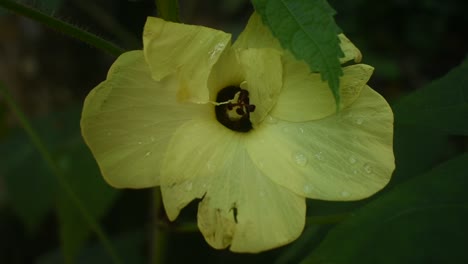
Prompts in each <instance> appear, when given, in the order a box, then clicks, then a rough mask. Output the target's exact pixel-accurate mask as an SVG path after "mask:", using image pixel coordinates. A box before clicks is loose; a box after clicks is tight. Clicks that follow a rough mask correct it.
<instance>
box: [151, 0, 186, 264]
mask: <svg viewBox="0 0 468 264" xmlns="http://www.w3.org/2000/svg"><path fill="white" fill-rule="evenodd" d="M156 10H157V11H158V16H159V17H160V18H162V19H164V20H167V21H172V22H179V21H180V19H179V3H178V1H177V0H156ZM151 209H152V210H153V219H152V221H153V222H152V224H151V226H152V228H153V238H152V243H151V247H152V248H151V255H152V261H151V263H153V264H161V263H164V262H165V257H166V256H165V252H166V247H167V236H168V234H167V230H165V229H164V228H162V227H161V226H160V225H159V224H158V223H160V219H162V217H161V216H160V213H161V212H163V210H162V209H163V203H162V198H161V189H160V188H155V189H154V191H153V207H152V208H151Z"/></svg>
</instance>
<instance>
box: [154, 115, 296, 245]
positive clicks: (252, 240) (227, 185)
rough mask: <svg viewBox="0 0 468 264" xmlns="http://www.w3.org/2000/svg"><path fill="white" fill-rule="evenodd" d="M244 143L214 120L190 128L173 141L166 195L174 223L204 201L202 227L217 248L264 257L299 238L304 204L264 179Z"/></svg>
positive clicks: (167, 164) (191, 124) (164, 183)
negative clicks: (192, 203) (262, 253)
mask: <svg viewBox="0 0 468 264" xmlns="http://www.w3.org/2000/svg"><path fill="white" fill-rule="evenodd" d="M245 137H246V135H242V134H240V133H235V132H233V131H231V130H229V129H226V128H225V127H224V126H222V125H220V124H217V123H216V121H213V120H208V119H206V120H201V119H200V120H196V121H195V120H194V121H191V122H189V123H186V124H185V125H183V126H182V127H181V128H180V129H178V131H177V132H176V133H175V135H174V138H172V140H171V143H170V147H169V150H168V155H167V157H166V159H165V164H164V169H163V171H162V172H163V174H164V176H163V178H162V179H161V184H162V185H161V190H162V194H163V201H164V206H165V208H166V211H167V213H168V215H169V218H170V219H171V220H173V219H175V218H176V217H177V215H178V214H179V211H180V210H181V209H182V208H183V207H184V206H185V205H187V204H188V203H189V202H190V201H192V200H193V199H195V198H202V199H203V200H202V201H201V202H200V204H199V209H198V225H199V228H200V230H201V232H202V234H203V235H204V237H205V239H206V240H207V242H208V243H209V244H210V245H211V246H213V247H214V248H218V249H221V248H226V247H228V246H229V245H231V248H230V249H231V250H232V251H236V252H259V251H262V250H267V249H270V248H274V247H278V246H281V245H284V244H286V243H289V242H291V241H293V240H294V239H296V238H297V237H298V236H299V235H300V233H301V232H302V229H303V227H304V222H305V199H304V197H300V196H298V195H296V194H294V193H293V192H291V191H289V190H287V189H285V188H283V187H281V186H279V185H277V184H275V183H274V182H272V181H271V180H270V179H269V178H268V177H266V176H265V175H263V174H262V172H261V171H260V170H259V169H258V168H257V167H256V166H255V165H254V164H253V163H252V161H251V160H250V158H249V155H248V154H247V152H246V149H245V148H244V143H243V141H244V138H245Z"/></svg>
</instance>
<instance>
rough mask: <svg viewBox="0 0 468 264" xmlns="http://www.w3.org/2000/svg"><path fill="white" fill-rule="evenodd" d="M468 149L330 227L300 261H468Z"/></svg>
mask: <svg viewBox="0 0 468 264" xmlns="http://www.w3.org/2000/svg"><path fill="white" fill-rule="evenodd" d="M466 164H468V153H465V154H463V155H461V156H459V157H457V158H455V159H452V160H450V161H448V162H446V163H444V164H443V165H440V166H438V167H436V168H435V169H433V170H432V171H430V172H429V173H426V174H423V175H420V176H417V177H414V178H412V179H410V180H408V181H406V182H404V183H402V184H400V185H398V186H395V187H394V188H393V189H392V190H391V191H389V192H388V193H386V194H384V195H382V196H381V197H380V198H379V199H377V200H375V201H373V202H371V203H369V204H368V205H366V206H365V207H363V208H362V209H360V210H358V211H356V212H355V214H354V215H353V216H352V217H350V218H349V219H348V220H347V221H345V222H343V223H341V224H339V225H337V226H336V228H334V229H333V230H332V231H330V232H329V233H328V235H327V237H326V238H325V240H324V241H323V242H322V243H321V244H320V246H319V247H317V248H316V249H315V250H313V251H312V253H311V255H309V256H308V257H307V258H306V259H304V260H303V262H302V263H334V264H340V263H343V264H344V263H346V264H353V263H360V264H366V263H369V264H371V263H372V264H375V263H408V264H409V263H411V264H417V263H467V262H468V255H467V254H466V245H467V244H468V237H467V236H466V234H468V225H466V223H467V222H468V196H467V195H466V190H467V189H468V178H467V177H466V176H467V175H468V167H467V166H466Z"/></svg>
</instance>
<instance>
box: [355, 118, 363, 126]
mask: <svg viewBox="0 0 468 264" xmlns="http://www.w3.org/2000/svg"><path fill="white" fill-rule="evenodd" d="M363 122H364V119H362V118H358V119H356V124H358V125H362V123H363Z"/></svg>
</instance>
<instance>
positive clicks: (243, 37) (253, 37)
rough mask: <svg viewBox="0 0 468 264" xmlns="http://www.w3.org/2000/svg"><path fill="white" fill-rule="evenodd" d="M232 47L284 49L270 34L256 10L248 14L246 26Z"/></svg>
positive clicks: (281, 50)
mask: <svg viewBox="0 0 468 264" xmlns="http://www.w3.org/2000/svg"><path fill="white" fill-rule="evenodd" d="M232 47H233V48H234V49H248V48H256V49H259V48H271V49H276V50H278V51H279V52H283V51H284V50H283V49H282V48H281V45H280V43H279V41H278V40H277V39H276V38H275V37H274V36H273V35H272V34H271V31H270V29H269V28H267V27H266V26H265V25H264V24H263V22H262V18H261V17H260V15H259V14H257V13H256V12H254V13H253V14H252V15H251V16H250V18H249V21H248V22H247V26H246V27H245V28H244V31H242V33H241V34H240V35H239V37H238V38H237V39H236V41H235V42H234V44H233V45H232Z"/></svg>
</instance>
